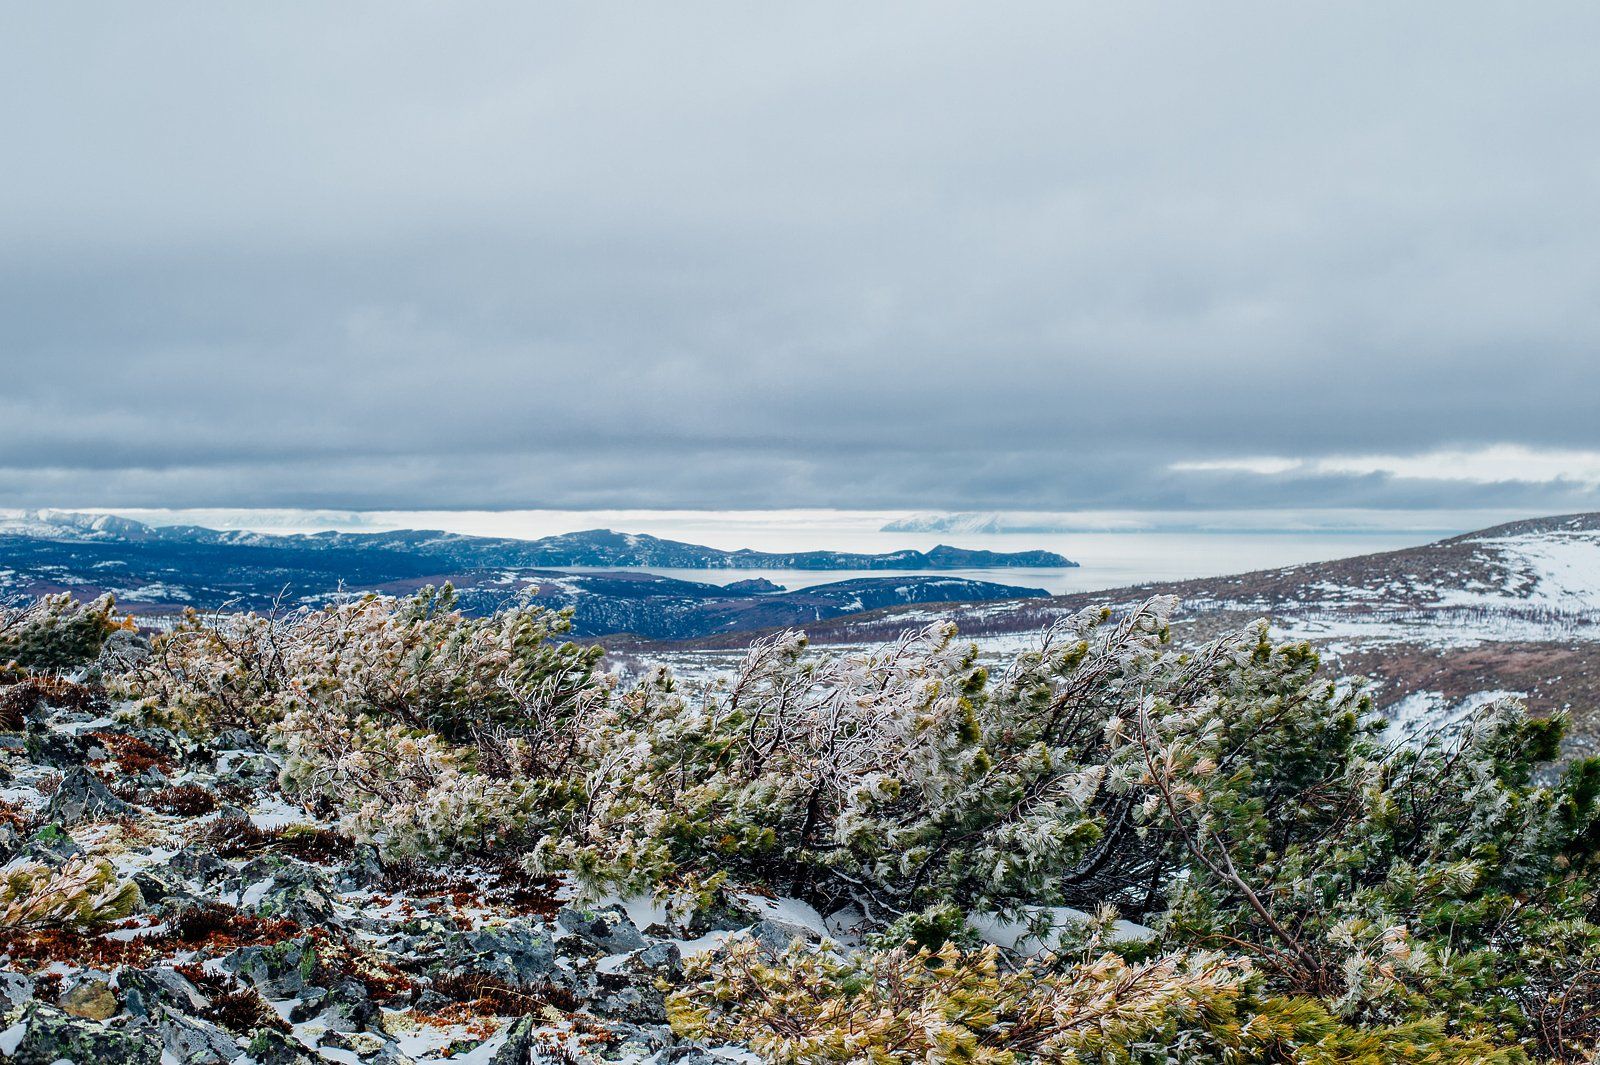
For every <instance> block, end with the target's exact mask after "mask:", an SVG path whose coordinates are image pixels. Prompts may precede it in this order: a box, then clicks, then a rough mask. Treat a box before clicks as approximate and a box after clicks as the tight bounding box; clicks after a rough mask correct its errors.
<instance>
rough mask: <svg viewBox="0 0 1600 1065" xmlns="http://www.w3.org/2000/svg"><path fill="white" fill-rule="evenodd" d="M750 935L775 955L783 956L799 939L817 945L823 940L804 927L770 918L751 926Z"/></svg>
mask: <svg viewBox="0 0 1600 1065" xmlns="http://www.w3.org/2000/svg"><path fill="white" fill-rule="evenodd" d="M749 934H750V936H751V938H753V939H755V940H756V941H757V942H759V943H760V944H761V945H762V946H763V947H766V948H767V949H768V950H770V951H772V952H773V953H774V954H782V953H783V952H784V951H785V950H788V949H789V944H791V943H793V942H794V941H795V940H797V939H798V940H800V941H801V942H802V943H815V942H817V941H818V940H819V939H820V938H821V937H820V936H818V935H817V934H816V933H815V932H813V931H812V930H811V929H809V928H807V927H805V926H804V925H798V924H790V923H789V922H788V921H774V920H772V919H770V918H768V919H766V920H762V921H757V922H756V923H755V924H753V925H751V926H750V932H749Z"/></svg>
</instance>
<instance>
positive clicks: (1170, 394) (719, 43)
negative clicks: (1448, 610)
mask: <svg viewBox="0 0 1600 1065" xmlns="http://www.w3.org/2000/svg"><path fill="white" fill-rule="evenodd" d="M1597 39H1600V7H1596V6H1595V5H1592V4H1582V3H1572V4H1565V3H1542V4H1538V5H1514V4H1509V3H1507V4H1492V5H1491V4H1482V3H1476V2H1471V0H1468V2H1458V0H1451V2H1448V3H1447V2H1442V0H1441V2H1436V3H1410V4H1388V5H1350V4H1317V3H1306V4H1295V5H1284V4H1276V3H1266V2H1263V3H1253V4H1235V3H1226V2H1223V3H1210V4H1204V5H1199V4H1194V5H1178V4H1141V3H1118V4H1088V3H1083V4H1079V3H1064V2H1059V0H1057V2H1050V3H1038V4H1030V3H1013V4H1007V5H1003V6H998V7H997V6H995V5H987V4H961V5H955V4H940V3H916V4H895V3H880V4H870V5H862V4H826V3H817V4H805V5H774V4H762V5H750V4H732V3H727V4H700V3H679V4H671V5H664V4H663V5H638V4H606V3H583V4H542V3H539V4H530V3H525V2H519V3H486V2H468V3H461V4H443V3H418V2H405V0H386V2H384V3H381V4H379V3H358V2H352V3H345V4H340V5H325V4H312V3H293V2H288V3H273V4H270V5H264V4H243V3H218V2H206V3H200V2H192V3H186V4H173V3H165V2H155V0H153V2H148V3H143V4H139V5H72V6H65V5H56V4H32V5H22V4H17V5H12V6H10V7H8V9H7V13H6V19H5V32H4V33H3V34H0V92H3V93H4V97H5V99H6V100H7V101H8V106H6V107H5V108H3V109H0V145H4V164H3V165H0V369H3V371H4V387H3V388H0V506H11V507H30V506H60V507H78V508H86V507H87V508H92V507H106V508H111V507H118V508H205V507H211V508H259V507H273V508H334V509H340V510H345V509H348V510H391V511H393V510H399V511H413V510H436V509H473V510H495V509H500V508H509V509H537V508H546V509H556V510H589V509H624V510H626V509H646V510H648V509H674V510H677V509H688V510H697V509H713V510H763V509H793V508H800V509H804V508H841V509H845V510H889V511H906V510H916V511H974V510H1005V511H1030V512H1068V511H1141V512H1145V511H1210V510H1227V511H1230V512H1235V511H1249V510H1251V509H1253V508H1263V509H1265V508H1273V509H1279V510H1283V509H1290V510H1317V509H1324V508H1327V509H1338V510H1347V509H1350V508H1357V509H1366V508H1371V509H1379V510H1405V511H1408V512H1414V511H1427V510H1430V509H1440V510H1446V509H1450V510H1471V509H1494V510H1496V511H1499V512H1508V513H1511V512H1526V513H1528V514H1536V513H1559V512H1567V511H1576V510H1585V509H1600V430H1597V419H1596V414H1597V410H1600V402H1597V399H1600V123H1596V122H1595V121H1594V116H1595V115H1596V114H1597V113H1600V64H1597V63H1595V62H1594V49H1593V45H1594V42H1595V41H1596V40H1597Z"/></svg>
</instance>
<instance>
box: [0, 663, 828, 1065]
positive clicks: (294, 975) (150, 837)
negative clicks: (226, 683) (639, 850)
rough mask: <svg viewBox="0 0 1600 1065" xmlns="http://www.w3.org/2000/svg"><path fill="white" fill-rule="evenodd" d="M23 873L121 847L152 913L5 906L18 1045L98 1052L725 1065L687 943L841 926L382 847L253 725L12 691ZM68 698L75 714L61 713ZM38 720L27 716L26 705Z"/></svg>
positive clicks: (17, 864) (783, 909) (76, 1053)
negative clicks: (310, 796) (389, 855)
mask: <svg viewBox="0 0 1600 1065" xmlns="http://www.w3.org/2000/svg"><path fill="white" fill-rule="evenodd" d="M0 691H4V692H5V697H4V701H7V703H8V705H7V706H5V707H0V711H4V712H0V720H4V719H5V718H8V717H9V718H10V721H9V722H7V723H11V724H20V725H21V727H20V728H19V729H17V730H16V731H11V732H6V733H0V755H3V761H0V784H3V787H0V847H3V849H4V852H5V858H6V869H5V873H4V875H5V876H11V875H13V873H14V872H15V871H16V870H19V869H30V868H31V869H37V868H38V866H39V865H43V866H45V867H48V868H49V869H51V870H56V871H58V872H59V871H62V870H68V869H71V868H76V867H79V866H81V865H82V864H83V863H84V862H85V861H86V860H89V859H93V858H103V859H105V860H107V861H109V862H110V863H111V865H112V866H113V867H114V869H115V871H116V874H117V878H118V882H119V883H125V882H127V881H131V882H132V883H133V884H134V885H136V886H137V888H138V899H137V901H136V902H135V904H134V906H133V911H134V912H133V913H132V914H131V916H127V917H123V918H120V919H118V920H114V921H105V922H99V923H89V924H83V925H76V926H75V925H73V924H71V923H63V922H61V921H59V920H50V919H40V918H39V916H38V914H39V912H40V909H39V907H37V906H34V907H32V908H31V909H30V908H29V907H25V906H22V905H21V904H19V903H17V901H16V899H15V897H14V896H15V892H14V891H13V899H12V903H11V905H10V907H9V908H6V907H5V906H3V905H0V940H3V942H0V997H3V999H4V1001H3V1002H0V1005H3V1006H4V1007H5V1008H6V1010H7V1013H6V1016H5V1017H4V1019H3V1020H0V1058H5V1059H8V1060H9V1061H10V1062H13V1063H16V1065H35V1063H36V1065H59V1063H61V1062H77V1063H80V1065H88V1063H91V1062H93V1063H113V1062H129V1063H150V1065H154V1063H157V1062H161V1063H163V1065H166V1063H180V1062H181V1063H189V1062H224V1061H229V1062H239V1063H251V1062H253V1063H257V1065H289V1063H294V1062H314V1061H331V1062H343V1063H356V1062H370V1063H383V1065H401V1063H405V1062H426V1061H442V1060H450V1061H455V1062H472V1063H476V1065H511V1063H513V1062H515V1063H519V1065H520V1063H525V1062H530V1061H550V1062H557V1061H596V1062H598V1061H652V1062H658V1063H669V1062H676V1063H707V1065H709V1063H710V1062H712V1061H716V1060H722V1059H725V1058H729V1057H731V1058H734V1059H739V1058H748V1055H746V1054H743V1053H741V1052H738V1051H735V1050H732V1049H728V1048H723V1049H716V1048H703V1047H697V1046H694V1045H691V1044H682V1043H680V1042H679V1041H678V1040H676V1039H675V1037H674V1036H673V1034H672V1032H671V1030H670V1028H669V1027H668V1025H667V1023H666V1012H665V1007H664V996H665V994H666V992H667V989H669V988H670V987H671V985H672V983H673V978H674V976H675V974H676V973H677V972H678V971H679V967H680V966H681V964H682V959H683V958H684V956H685V955H686V954H689V953H693V952H695V951H704V950H714V949H717V948H718V947H719V946H720V945H721V943H722V942H723V941H725V940H726V938H727V937H729V936H731V935H736V934H741V932H740V930H746V932H747V933H748V934H753V935H755V936H757V937H759V938H761V939H762V940H763V941H772V942H773V943H775V944H777V943H787V942H788V941H789V940H790V939H791V938H792V937H794V936H801V937H814V936H815V934H816V932H817V931H818V930H819V927H818V926H817V924H816V922H815V921H814V920H811V918H814V917H815V915H814V914H809V913H806V912H805V911H804V909H803V908H797V907H796V906H795V905H794V904H784V903H780V902H777V901H775V900H768V899H764V898H762V897H760V896H757V895H753V894H746V895H740V896H737V901H735V902H734V903H732V904H731V906H730V907H728V908H725V909H723V910H722V911H720V912H719V913H718V914H717V915H716V916H715V917H714V918H710V919H707V918H705V917H701V918H699V919H698V920H699V924H698V925H696V926H693V927H683V926H681V925H677V926H675V925H673V923H672V922H671V920H670V918H669V915H668V913H667V912H666V911H665V910H663V909H662V908H660V907H657V906H653V905H651V904H649V903H648V902H646V901H642V900H635V901H632V902H629V903H626V904H624V903H623V902H622V901H621V900H618V901H617V902H613V903H612V904H610V905H605V904H598V905H595V904H590V905H580V904H578V903H577V902H576V901H575V898H576V895H575V892H574V891H573V890H572V888H571V886H570V885H569V884H567V883H565V882H563V881H560V880H556V879H547V878H534V877H530V876H528V875H527V874H526V873H524V872H522V871H521V870H520V869H518V868H517V867H515V866H510V865H508V866H505V867H497V868H482V867H448V868H445V867H430V866H426V865H422V864H419V863H415V862H409V861H394V862H389V863H385V862H383V861H380V859H379V858H378V856H377V854H376V853H375V852H374V851H373V850H371V849H370V848H368V847H365V846H359V845H356V844H354V843H353V842H352V841H351V840H349V839H347V838H345V837H343V836H341V835H339V834H338V833H336V832H334V831H332V830H331V829H329V828H328V827H326V826H325V825H323V824H320V823H318V822H317V820H316V819H315V818H314V817H313V816H311V815H310V814H308V813H307V812H306V811H304V810H302V809H300V808H299V807H297V806H294V805H292V804H290V803H288V802H286V801H285V800H284V798H283V796H282V795H281V794H280V793H279V791H278V787H277V783H276V780H277V774H278V764H277V761H276V759H275V756H274V755H273V754H271V753H269V752H267V751H265V750H263V749H262V748H261V747H260V745H259V744H257V743H256V742H255V741H253V740H252V739H251V738H250V737H249V736H248V735H246V734H244V733H241V732H234V733H229V734H224V735H222V736H219V737H217V738H216V739H215V740H213V741H210V742H197V741H195V740H193V739H191V738H189V737H187V736H184V735H181V734H175V733H173V732H169V731H167V730H164V729H148V728H133V727H128V726H125V725H122V724H118V723H117V722H116V720H115V719H114V716H113V715H112V714H111V713H110V712H109V711H110V710H111V709H112V708H111V707H108V706H106V705H105V704H103V703H99V702H96V701H94V700H93V699H92V698H91V697H89V696H88V695H87V689H80V688H76V686H66V685H58V686H56V687H55V688H54V689H52V690H50V691H43V690H39V689H37V688H30V687H29V686H28V685H26V684H24V685H15V686H12V687H10V688H5V689H0ZM63 704H66V705H63ZM19 717H20V718H22V720H20V721H19V720H18V718H19Z"/></svg>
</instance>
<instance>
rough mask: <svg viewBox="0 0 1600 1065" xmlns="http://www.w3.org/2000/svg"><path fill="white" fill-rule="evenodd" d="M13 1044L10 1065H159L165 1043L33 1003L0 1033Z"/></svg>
mask: <svg viewBox="0 0 1600 1065" xmlns="http://www.w3.org/2000/svg"><path fill="white" fill-rule="evenodd" d="M13 1039H14V1040H15V1047H16V1049H14V1050H13V1051H12V1052H11V1055H10V1057H9V1059H8V1060H7V1065H59V1063H60V1062H63V1061H70V1062H74V1063H75V1065H111V1063H112V1062H116V1063H117V1065H160V1062H161V1040H160V1039H159V1038H158V1037H157V1035H156V1033H155V1032H154V1031H152V1030H150V1029H135V1028H118V1027H113V1026H111V1025H107V1024H103V1023H101V1022H99V1021H90V1020H85V1019H84V1018H82V1017H74V1016H73V1015H72V1014H70V1013H68V1012H66V1011H65V1010H62V1009H58V1008H57V1007H55V1006H50V1005H46V1004H45V1003H42V1002H33V1003H29V1004H28V1005H27V1006H26V1007H24V1008H23V1009H22V1010H21V1011H20V1013H19V1014H18V1015H17V1016H16V1017H15V1018H13V1019H11V1021H10V1023H9V1024H8V1025H7V1027H6V1028H5V1030H4V1031H3V1032H0V1040H3V1042H4V1044H5V1045H10V1044H11V1041H12V1040H13Z"/></svg>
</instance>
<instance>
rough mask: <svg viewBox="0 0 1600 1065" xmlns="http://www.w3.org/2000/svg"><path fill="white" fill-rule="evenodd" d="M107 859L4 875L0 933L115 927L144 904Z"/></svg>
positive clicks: (8, 870) (0, 878)
mask: <svg viewBox="0 0 1600 1065" xmlns="http://www.w3.org/2000/svg"><path fill="white" fill-rule="evenodd" d="M143 901H144V900H143V899H142V898H141V897H140V895H139V888H138V886H137V885H135V884H134V883H133V882H132V881H126V880H120V879H118V877H117V873H116V870H115V869H113V868H112V866H111V863H110V862H107V861H106V860H104V859H103V858H90V857H84V856H80V857H75V858H69V859H67V861H66V862H65V863H64V864H63V865H62V866H61V867H60V868H59V869H52V868H51V867H50V866H48V865H45V864H44V863H43V862H33V861H14V862H12V863H11V864H10V865H7V866H6V867H5V868H4V869H0V929H4V930H15V931H30V930H35V929H41V928H60V927H81V926H84V925H91V924H99V923H102V922H105V921H115V920H118V919H120V918H123V917H126V916H128V915H129V914H131V913H133V911H134V910H135V909H137V908H138V907H139V906H140V905H141V904H142V903H143Z"/></svg>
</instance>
